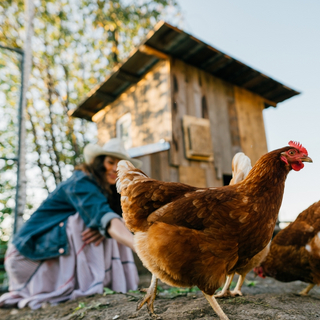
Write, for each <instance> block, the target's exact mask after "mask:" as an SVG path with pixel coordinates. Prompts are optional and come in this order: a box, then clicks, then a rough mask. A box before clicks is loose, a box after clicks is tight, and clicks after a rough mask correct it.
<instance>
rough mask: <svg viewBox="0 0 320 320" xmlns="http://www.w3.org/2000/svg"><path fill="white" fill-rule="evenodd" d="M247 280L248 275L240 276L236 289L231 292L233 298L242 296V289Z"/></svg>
mask: <svg viewBox="0 0 320 320" xmlns="http://www.w3.org/2000/svg"><path fill="white" fill-rule="evenodd" d="M245 278H246V274H245V275H241V274H240V275H239V279H238V282H237V285H236V287H235V288H234V289H233V290H232V291H231V292H230V295H231V297H236V296H242V292H241V287H242V285H243V282H244V279H245Z"/></svg>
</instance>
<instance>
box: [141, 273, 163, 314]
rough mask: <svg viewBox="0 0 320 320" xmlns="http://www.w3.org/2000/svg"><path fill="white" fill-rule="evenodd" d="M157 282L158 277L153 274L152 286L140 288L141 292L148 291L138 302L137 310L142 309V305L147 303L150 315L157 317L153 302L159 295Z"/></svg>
mask: <svg viewBox="0 0 320 320" xmlns="http://www.w3.org/2000/svg"><path fill="white" fill-rule="evenodd" d="M157 282H158V279H157V278H156V277H155V276H154V275H152V279H151V283H150V287H149V288H148V289H140V291H141V292H146V295H145V296H144V297H143V299H141V300H140V301H139V302H138V305H137V310H140V309H141V308H142V306H143V305H144V304H145V303H147V308H148V311H149V314H150V316H152V317H157V315H156V314H155V313H154V308H153V302H154V300H155V298H156V295H157Z"/></svg>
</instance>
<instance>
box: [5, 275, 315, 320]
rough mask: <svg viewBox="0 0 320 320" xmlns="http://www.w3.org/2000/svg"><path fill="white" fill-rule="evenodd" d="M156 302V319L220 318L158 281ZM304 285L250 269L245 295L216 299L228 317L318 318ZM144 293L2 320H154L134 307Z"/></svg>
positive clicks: (14, 312) (192, 295)
mask: <svg viewBox="0 0 320 320" xmlns="http://www.w3.org/2000/svg"><path fill="white" fill-rule="evenodd" d="M149 281H150V275H145V276H142V277H141V281H140V287H148V286H149ZM160 286H161V288H162V289H165V291H163V292H160V293H159V294H158V297H157V299H156V301H155V313H156V314H157V319H158V320H160V319H162V320H167V319H170V320H182V319H183V320H191V319H203V320H205V319H207V320H209V319H210V320H211V319H218V317H217V315H216V314H215V313H214V311H213V310H212V308H211V307H210V305H209V303H208V302H207V301H206V299H205V298H204V297H203V295H202V293H201V292H199V291H195V292H190V291H189V292H185V291H183V290H182V291H181V292H177V291H175V290H173V289H172V288H170V287H168V286H166V285H164V284H161V283H160ZM305 287H306V284H305V283H302V282H300V281H296V282H291V283H281V282H278V281H276V280H274V279H271V278H268V279H260V278H254V276H253V274H252V273H250V274H249V275H248V277H247V280H246V282H245V284H244V286H243V290H242V292H243V294H244V295H243V296H242V297H236V298H228V299H220V300H219V303H220V306H221V307H222V309H223V310H224V312H225V313H226V314H227V315H228V317H229V319H230V320H241V319H243V320H244V319H246V320H251V319H252V320H253V319H255V320H256V319H270V320H271V319H283V320H289V319H290V320H295V319H296V320H302V319H303V320H312V319H320V288H319V287H315V288H313V289H312V290H311V291H310V293H309V296H308V297H300V296H298V293H299V292H300V291H301V290H302V289H304V288H305ZM141 297H143V294H142V293H139V292H132V293H128V294H119V293H116V294H115V293H114V294H107V295H94V296H90V297H86V298H80V299H77V300H73V301H68V302H65V303H62V304H59V305H57V306H49V305H45V306H43V308H41V309H38V310H30V309H29V308H24V309H20V310H18V309H15V308H11V309H0V319H3V320H4V319H5V320H38V319H46V320H55V319H59V320H77V319H84V320H99V319H101V320H111V319H113V320H115V319H119V320H126V319H136V320H147V319H152V318H151V317H150V316H149V314H148V312H147V308H146V306H143V308H142V309H141V310H139V311H136V305H137V301H138V300H139V299H141Z"/></svg>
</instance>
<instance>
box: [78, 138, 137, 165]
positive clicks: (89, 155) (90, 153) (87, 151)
mask: <svg viewBox="0 0 320 320" xmlns="http://www.w3.org/2000/svg"><path fill="white" fill-rule="evenodd" d="M83 151H84V152H83V153H84V159H85V162H86V163H87V164H90V163H91V162H92V161H93V160H94V158H96V157H98V156H103V155H104V156H111V157H115V158H118V159H120V160H128V161H130V162H131V163H132V164H133V165H134V166H135V167H136V168H138V169H139V168H141V166H142V161H140V160H138V159H133V158H130V157H128V156H127V155H125V154H123V153H119V152H111V151H106V150H103V148H102V147H100V146H98V145H93V144H88V145H87V146H86V147H85V148H84V150H83Z"/></svg>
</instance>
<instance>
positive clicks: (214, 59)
mask: <svg viewBox="0 0 320 320" xmlns="http://www.w3.org/2000/svg"><path fill="white" fill-rule="evenodd" d="M166 56H172V57H174V58H177V59H180V60H182V61H184V62H186V63H188V64H190V65H193V66H195V67H197V68H199V69H201V70H204V71H206V72H208V73H210V74H212V75H214V76H215V77H218V78H220V79H223V80H225V81H227V82H230V83H232V84H234V85H237V86H239V87H242V88H245V89H247V90H249V91H251V92H253V93H256V94H258V95H260V96H262V97H263V98H264V99H265V100H266V104H265V105H266V107H269V106H276V104H277V103H279V102H282V101H284V100H286V99H288V98H291V97H293V96H295V95H298V94H299V93H300V92H298V91H295V90H293V89H291V88H289V87H287V86H285V85H283V84H281V83H280V82H278V81H276V80H274V79H272V78H270V77H268V76H266V75H264V74H262V73H261V72H259V71H257V70H255V69H253V68H251V67H249V66H247V65H245V64H244V63H242V62H240V61H238V60H236V59H234V58H232V57H230V56H228V55H226V54H224V53H223V52H221V51H219V50H217V49H215V48H213V47H212V46H210V45H207V44H206V43H204V42H202V41H200V40H199V39H197V38H195V37H193V36H191V35H190V34H188V33H186V32H184V31H182V30H180V29H178V28H176V27H173V26H171V25H170V24H168V23H165V22H161V23H159V24H158V25H157V26H156V28H155V29H154V30H153V31H152V32H150V33H149V34H148V36H147V38H146V40H145V41H144V42H143V43H142V44H141V45H140V46H139V47H138V48H137V49H136V50H135V51H134V52H133V53H132V54H131V55H130V56H129V58H128V59H127V60H126V61H125V62H124V63H123V64H121V65H119V66H118V67H117V68H116V69H115V70H114V71H113V72H112V73H111V75H110V76H109V77H107V78H106V80H105V81H104V82H103V83H101V84H100V85H98V86H97V87H95V88H94V89H93V90H91V91H90V92H89V93H88V95H87V97H86V98H85V99H84V100H83V101H82V102H81V103H80V104H79V105H78V107H77V108H76V109H75V110H74V111H73V112H72V113H71V115H72V116H74V117H79V118H85V119H87V120H91V118H92V116H93V115H94V114H95V113H97V112H98V111H100V110H101V109H103V108H104V107H105V106H107V105H108V104H110V103H111V102H113V101H114V100H116V99H117V98H118V97H119V95H120V94H121V93H123V92H124V91H125V90H126V89H127V88H128V87H130V86H131V85H132V84H134V83H137V82H138V81H139V80H140V79H141V78H142V77H143V76H144V74H145V73H147V72H148V70H150V69H151V68H152V66H154V65H155V64H156V63H157V62H158V61H159V60H160V59H161V58H165V57H166Z"/></svg>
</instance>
